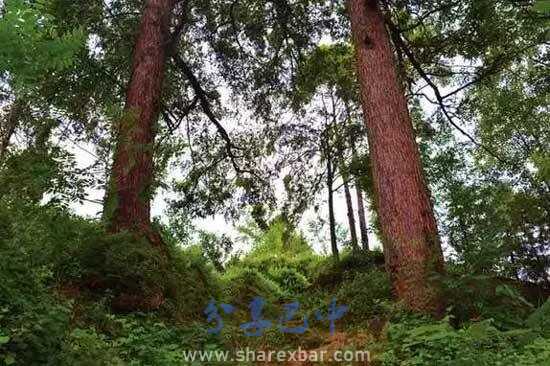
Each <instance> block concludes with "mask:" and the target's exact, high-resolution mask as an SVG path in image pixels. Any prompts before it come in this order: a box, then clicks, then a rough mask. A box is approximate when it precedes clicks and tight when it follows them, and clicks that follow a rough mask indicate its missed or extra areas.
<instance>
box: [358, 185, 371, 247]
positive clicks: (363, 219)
mask: <svg viewBox="0 0 550 366" xmlns="http://www.w3.org/2000/svg"><path fill="white" fill-rule="evenodd" d="M355 194H356V196H357V214H358V216H359V231H360V232H361V245H362V247H363V250H364V251H365V252H368V251H369V250H370V248H369V230H368V228H367V215H366V213H365V204H364V202H363V192H362V191H361V187H359V185H356V186H355Z"/></svg>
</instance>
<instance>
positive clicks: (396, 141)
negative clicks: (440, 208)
mask: <svg viewBox="0 0 550 366" xmlns="http://www.w3.org/2000/svg"><path fill="white" fill-rule="evenodd" d="M349 12H350V18H351V27H352V33H353V37H354V43H355V48H356V57H357V71H358V76H359V81H360V87H361V99H362V107H363V114H364V116H365V123H366V126H367V130H368V139H369V148H370V156H371V160H372V170H373V173H372V174H373V180H374V191H375V198H376V200H377V207H378V211H379V212H378V214H379V216H380V222H381V228H382V235H383V238H382V240H383V243H384V254H385V257H386V268H387V270H388V272H389V273H390V276H391V278H392V282H393V285H394V289H395V292H396V295H397V296H398V298H399V299H401V300H403V301H404V303H405V304H406V305H407V306H408V307H409V308H410V309H412V310H414V311H418V312H426V313H431V314H434V315H441V313H442V311H443V310H444V302H443V301H442V297H441V293H440V289H439V286H438V285H437V284H436V282H435V281H433V280H431V275H432V274H433V273H434V272H443V269H444V263H443V255H442V251H441V244H440V241H439V236H438V233H437V225H436V221H435V217H434V214H433V209H432V205H431V202H430V196H429V192H428V188H427V185H426V182H425V179H424V174H423V171H422V165H421V161H420V154H419V151H418V146H417V144H416V141H415V136H414V131H413V127H412V122H411V118H410V115H409V111H408V107H407V101H406V98H405V94H404V92H403V90H402V87H401V85H400V84H399V82H398V77H397V72H396V68H395V61H394V58H393V52H392V48H391V44H390V41H389V36H388V33H387V30H386V28H385V24H384V15H383V13H382V11H381V9H380V7H379V4H378V0H350V1H349Z"/></svg>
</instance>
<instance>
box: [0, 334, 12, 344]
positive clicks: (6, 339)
mask: <svg viewBox="0 0 550 366" xmlns="http://www.w3.org/2000/svg"><path fill="white" fill-rule="evenodd" d="M9 341H10V337H8V336H1V337H0V346H1V345H3V344H6V343H8V342H9Z"/></svg>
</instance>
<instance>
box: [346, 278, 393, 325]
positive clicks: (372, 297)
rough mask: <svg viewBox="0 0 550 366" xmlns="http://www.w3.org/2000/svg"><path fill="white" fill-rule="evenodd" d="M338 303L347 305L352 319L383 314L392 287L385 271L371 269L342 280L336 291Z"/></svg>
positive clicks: (389, 298)
mask: <svg viewBox="0 0 550 366" xmlns="http://www.w3.org/2000/svg"><path fill="white" fill-rule="evenodd" d="M337 298H338V300H339V302H340V303H344V304H346V305H348V306H349V313H350V314H351V315H352V316H353V317H354V319H356V320H358V321H360V320H367V319H369V318H372V317H374V316H381V315H384V314H385V309H386V307H385V304H384V303H385V302H387V301H389V300H391V298H392V287H391V284H390V281H389V278H388V276H387V274H386V273H385V272H382V271H380V270H377V269H371V270H370V271H368V272H361V273H357V274H355V275H354V276H353V277H352V278H351V279H350V280H349V281H344V282H343V283H342V285H341V287H340V289H339V290H338V292H337Z"/></svg>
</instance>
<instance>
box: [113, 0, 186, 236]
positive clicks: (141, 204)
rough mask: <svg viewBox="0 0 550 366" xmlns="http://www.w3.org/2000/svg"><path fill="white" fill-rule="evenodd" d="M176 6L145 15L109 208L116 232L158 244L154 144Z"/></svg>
mask: <svg viewBox="0 0 550 366" xmlns="http://www.w3.org/2000/svg"><path fill="white" fill-rule="evenodd" d="M176 2H177V1H176V0H148V1H147V3H146V6H145V9H144V11H143V15H142V18H141V25H140V28H139V34H138V37H137V40H136V44H135V48H134V55H133V66H132V76H131V79H130V84H129V87H128V91H127V96H126V106H125V115H124V117H123V118H122V120H121V121H120V122H119V125H118V126H117V127H118V131H117V132H118V140H117V146H116V151H115V153H114V163H113V167H112V171H111V180H110V187H109V192H108V194H107V197H106V202H105V208H104V217H105V219H106V220H107V222H108V225H109V229H110V231H111V232H121V231H129V232H133V233H137V234H139V235H144V236H146V237H147V238H148V239H149V240H150V241H151V244H152V245H154V246H160V245H162V240H161V239H160V236H159V235H158V233H156V232H154V230H153V229H152V227H151V213H150V211H151V209H150V202H151V196H152V187H151V185H152V183H153V178H154V176H153V175H154V169H153V143H154V140H155V134H156V124H157V120H158V116H159V105H160V99H161V92H162V84H163V79H164V73H165V68H166V61H167V48H168V47H167V46H168V42H169V36H170V18H171V13H172V11H173V9H174V6H175V4H176Z"/></svg>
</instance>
